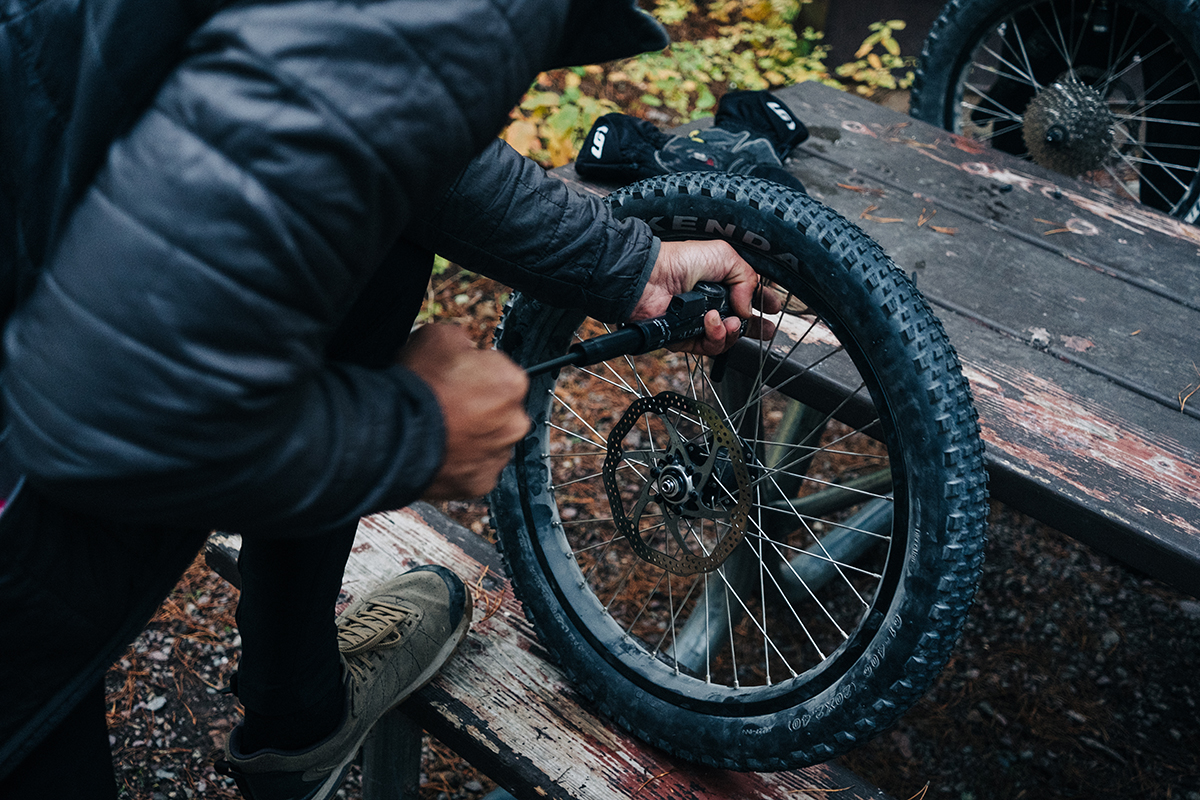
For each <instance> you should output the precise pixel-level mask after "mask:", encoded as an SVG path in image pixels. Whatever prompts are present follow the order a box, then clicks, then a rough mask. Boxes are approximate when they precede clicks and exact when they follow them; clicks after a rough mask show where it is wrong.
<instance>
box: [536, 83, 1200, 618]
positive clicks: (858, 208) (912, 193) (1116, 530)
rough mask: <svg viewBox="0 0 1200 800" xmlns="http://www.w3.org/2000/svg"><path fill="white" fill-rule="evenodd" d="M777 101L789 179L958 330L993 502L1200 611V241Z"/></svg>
mask: <svg viewBox="0 0 1200 800" xmlns="http://www.w3.org/2000/svg"><path fill="white" fill-rule="evenodd" d="M779 97H780V98H781V99H783V100H784V101H785V102H786V103H787V104H788V106H789V107H790V108H791V109H792V110H793V111H794V112H795V113H796V114H797V116H799V117H800V118H801V119H802V120H803V121H804V122H805V124H806V125H808V127H809V130H810V131H811V133H812V137H811V138H810V139H809V140H808V142H806V143H804V144H803V145H801V146H800V147H799V148H797V149H796V151H795V152H794V153H793V154H792V158H791V160H790V162H789V164H788V168H789V169H790V170H791V171H792V172H793V173H794V174H795V175H796V176H797V177H799V178H800V180H801V181H803V182H804V183H805V185H806V186H807V187H808V189H809V192H810V194H811V195H812V196H813V197H815V198H817V199H818V200H821V201H822V202H824V203H825V204H826V205H829V206H830V207H832V208H834V209H835V210H837V211H838V212H840V213H841V214H843V215H844V216H846V217H847V218H849V219H850V220H852V221H854V222H856V223H857V224H858V225H859V226H860V227H862V228H863V229H864V230H865V231H866V232H867V233H868V234H869V235H870V236H871V237H872V238H874V239H876V241H878V242H879V243H880V244H881V245H882V246H883V248H884V250H885V251H887V252H888V254H889V255H890V256H891V257H892V258H893V260H895V261H896V263H897V264H898V265H899V266H900V267H901V268H902V269H904V270H905V271H906V272H908V273H910V274H912V275H913V276H914V278H915V280H916V282H917V285H918V287H919V288H920V289H921V291H922V292H923V293H924V294H925V296H926V298H927V299H928V300H929V301H930V303H931V304H932V305H933V306H934V309H935V311H936V312H937V314H938V316H939V317H941V319H942V321H943V323H944V324H945V326H946V329H947V332H948V333H949V335H950V339H951V341H952V342H953V343H954V345H955V347H956V349H957V350H958V352H959V355H960V357H961V358H962V360H963V363H964V369H965V371H966V373H967V376H968V378H969V379H970V381H971V384H972V389H973V391H974V393H975V397H976V400H977V404H978V406H979V410H980V414H981V418H982V425H983V434H984V439H985V441H986V444H987V459H988V469H989V473H990V475H991V477H992V491H993V494H994V495H995V496H997V497H999V498H1000V499H1002V500H1004V501H1005V502H1007V503H1009V504H1010V505H1013V506H1014V507H1016V508H1018V509H1021V510H1023V511H1025V512H1027V513H1030V514H1032V515H1034V516H1036V517H1038V518H1040V519H1043V520H1044V521H1046V522H1048V523H1050V524H1051V525H1053V526H1055V527H1056V528H1058V529H1059V530H1062V531H1064V532H1066V533H1068V534H1071V535H1073V536H1076V537H1078V538H1080V539H1081V540H1083V541H1086V542H1088V543H1089V544H1092V545H1094V546H1097V547H1099V548H1100V549H1103V550H1105V551H1107V552H1109V553H1112V554H1114V555H1116V556H1118V557H1119V558H1121V559H1122V560H1124V561H1126V562H1127V563H1129V564H1132V565H1133V566H1136V567H1138V568H1140V569H1143V570H1146V571H1147V572H1150V573H1151V574H1154V575H1155V576H1157V577H1159V578H1161V579H1163V580H1167V581H1169V582H1171V583H1173V584H1175V585H1176V586H1178V587H1179V588H1182V589H1184V590H1185V591H1189V592H1191V593H1193V594H1200V392H1198V393H1197V395H1196V396H1195V397H1194V398H1193V399H1192V401H1190V402H1185V398H1186V396H1187V393H1188V392H1189V391H1191V390H1192V389H1194V388H1196V386H1197V385H1198V384H1200V366H1198V365H1200V228H1196V227H1194V226H1190V225H1186V224H1184V223H1182V222H1180V221H1179V220H1176V219H1173V218H1171V217H1167V216H1165V215H1162V214H1158V213H1156V212H1154V211H1150V210H1148V209H1145V208H1143V207H1140V206H1137V205H1134V204H1132V203H1127V202H1124V201H1121V200H1116V199H1113V198H1111V197H1109V196H1108V195H1105V194H1104V193H1102V192H1100V191H1098V190H1097V189H1095V188H1094V187H1091V186H1088V185H1086V184H1083V183H1079V182H1077V181H1073V180H1070V179H1068V178H1064V177H1063V176H1059V175H1055V174H1053V173H1050V172H1047V171H1045V170H1042V169H1041V168H1039V167H1037V166H1036V165H1034V164H1030V163H1028V162H1023V161H1019V160H1017V159H1015V158H1012V157H1010V156H1007V155H1005V154H1003V153H998V152H995V151H989V150H982V149H981V148H980V147H979V146H978V145H977V144H975V143H973V142H970V141H968V140H966V139H963V138H961V137H957V136H954V135H952V134H949V133H947V132H945V131H942V130H939V129H937V128H934V127H932V126H929V125H926V124H924V123H921V122H918V121H915V120H911V119H909V118H907V117H904V116H902V115H899V114H896V113H895V112H891V111H888V110H887V109H884V108H881V107H879V106H877V105H874V104H872V103H869V102H867V101H865V100H862V99H861V98H858V97H856V96H854V95H850V94H846V93H844V92H839V91H837V90H835V89H831V88H829V87H826V86H822V85H820V84H816V83H805V84H800V85H798V86H792V87H788V88H787V89H784V90H781V91H780V92H779ZM710 122H711V121H700V122H696V123H691V124H689V125H688V126H686V127H685V128H681V129H678V131H677V132H681V131H683V130H688V129H693V128H698V127H700V128H702V127H704V126H705V125H707V124H709V123H710ZM556 174H557V175H558V176H559V177H560V178H562V179H563V180H565V181H567V182H570V183H573V184H575V185H576V186H577V187H579V188H581V189H584V190H587V191H594V192H599V193H603V192H605V191H606V189H605V188H604V187H597V186H593V185H589V184H586V183H583V182H581V181H580V180H579V178H578V176H577V175H576V174H575V173H574V170H573V169H572V168H570V167H565V168H562V169H560V170H558V171H556Z"/></svg>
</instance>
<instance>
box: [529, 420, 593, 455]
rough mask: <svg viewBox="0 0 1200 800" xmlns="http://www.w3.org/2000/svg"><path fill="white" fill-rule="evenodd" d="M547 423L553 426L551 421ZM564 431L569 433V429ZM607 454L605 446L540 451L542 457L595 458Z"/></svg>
mask: <svg viewBox="0 0 1200 800" xmlns="http://www.w3.org/2000/svg"><path fill="white" fill-rule="evenodd" d="M548 425H549V427H551V428H554V427H555V426H554V425H553V424H551V423H548ZM556 430H560V431H561V430H563V429H562V428H556ZM565 432H567V433H570V431H565ZM607 455H608V449H607V448H606V449H604V450H567V451H563V452H561V453H542V458H595V457H596V456H600V457H603V456H607Z"/></svg>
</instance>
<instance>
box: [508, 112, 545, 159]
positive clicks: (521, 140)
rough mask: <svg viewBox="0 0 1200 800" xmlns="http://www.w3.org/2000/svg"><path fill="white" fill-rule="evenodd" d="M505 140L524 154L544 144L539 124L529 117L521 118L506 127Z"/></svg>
mask: <svg viewBox="0 0 1200 800" xmlns="http://www.w3.org/2000/svg"><path fill="white" fill-rule="evenodd" d="M504 141H506V142H508V144H509V145H510V146H511V147H512V149H513V150H516V151H517V152H518V153H520V154H521V155H523V156H527V155H529V153H530V151H532V150H536V149H538V148H540V147H541V146H542V140H541V137H539V136H538V126H537V124H536V123H534V122H531V121H530V120H527V119H519V120H517V121H516V122H513V123H512V124H510V125H509V126H508V127H507V128H505V130H504Z"/></svg>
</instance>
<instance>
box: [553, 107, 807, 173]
mask: <svg viewBox="0 0 1200 800" xmlns="http://www.w3.org/2000/svg"><path fill="white" fill-rule="evenodd" d="M807 138H808V129H807V128H805V127H804V123H803V122H801V121H800V120H798V119H796V117H795V115H793V114H792V113H791V111H790V109H788V108H787V106H785V105H784V104H783V103H781V102H780V101H779V100H777V99H776V98H775V97H773V96H772V95H770V94H768V93H767V92H750V91H737V92H730V93H728V94H726V95H725V96H724V97H722V98H721V102H720V104H719V105H718V107H717V114H716V119H715V120H714V122H713V127H711V128H705V129H697V130H694V131H691V132H690V133H689V134H688V135H687V136H671V135H669V134H666V133H663V132H662V131H660V130H658V128H656V127H654V126H653V125H652V124H650V123H649V122H646V121H645V120H641V119H637V118H636V117H630V116H627V115H625V114H606V115H604V116H603V117H601V118H600V119H598V120H596V124H595V125H593V126H592V129H591V131H590V132H589V133H588V136H587V138H586V139H585V140H584V143H583V148H582V149H581V150H580V151H579V156H578V157H577V158H576V160H575V169H576V170H577V171H578V172H579V174H580V176H582V177H584V178H588V179H591V180H598V181H605V182H609V183H628V182H629V181H633V180H637V179H639V178H647V177H650V176H652V175H665V174H666V173H669V172H693V171H719V172H732V173H739V174H743V175H753V176H756V177H760V178H765V179H767V180H772V181H775V182H776V183H781V184H783V185H785V186H790V187H792V188H794V189H798V190H800V191H804V184H802V183H801V182H800V181H799V179H797V178H796V177H795V176H793V175H792V174H790V173H789V172H788V171H787V170H785V169H784V168H783V159H784V158H786V157H787V155H788V153H790V152H791V151H792V149H793V148H794V147H796V145H798V144H800V143H801V142H803V141H804V140H805V139H807Z"/></svg>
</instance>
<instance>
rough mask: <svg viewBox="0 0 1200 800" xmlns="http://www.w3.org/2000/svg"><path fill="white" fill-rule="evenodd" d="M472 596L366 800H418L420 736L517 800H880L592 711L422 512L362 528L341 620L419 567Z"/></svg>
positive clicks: (834, 768)
mask: <svg viewBox="0 0 1200 800" xmlns="http://www.w3.org/2000/svg"><path fill="white" fill-rule="evenodd" d="M238 547H239V538H238V537H237V536H234V535H226V534H216V535H214V536H213V537H211V538H210V540H209V543H208V548H207V553H206V555H207V560H208V562H209V564H210V565H211V566H212V567H213V568H214V569H215V570H216V571H217V572H218V573H219V574H220V575H222V576H224V577H225V578H226V579H228V580H229V581H230V582H231V583H234V584H235V585H236V584H237V583H238V575H237V551H238ZM431 563H432V564H443V565H445V566H447V567H449V568H450V569H452V570H454V572H455V573H456V574H457V575H459V576H460V577H461V578H462V579H463V580H464V581H465V582H466V583H468V584H469V585H473V586H474V591H475V595H476V600H475V611H474V619H473V621H472V624H471V631H470V633H468V634H467V638H466V640H465V641H464V642H463V644H462V646H460V647H459V649H458V651H457V652H456V653H455V655H454V657H453V658H452V659H451V660H450V661H449V663H447V664H446V666H445V667H444V668H443V669H442V670H441V672H439V673H438V675H437V677H435V678H434V679H433V681H432V682H431V683H430V684H428V685H427V686H426V687H425V688H423V689H421V690H419V691H418V692H416V693H415V694H414V695H412V696H411V697H410V698H409V699H408V700H406V701H405V702H404V704H403V706H401V707H400V708H399V709H397V710H395V711H393V712H391V713H390V714H389V715H387V716H385V717H384V718H383V720H381V721H380V723H379V724H377V725H376V726H375V728H374V730H373V731H372V733H371V735H370V737H368V739H367V741H366V743H365V744H364V745H363V750H362V772H363V800H416V798H417V796H418V795H417V786H418V781H419V775H420V757H421V734H422V730H424V731H426V732H428V733H429V735H430V736H433V737H435V738H436V739H438V740H440V741H441V742H443V743H444V744H446V745H447V746H448V747H450V748H451V749H452V750H454V751H455V752H456V753H458V755H459V756H461V757H462V758H464V759H466V760H467V761H468V762H469V763H470V764H471V765H472V766H474V767H475V768H476V769H478V770H480V771H481V772H483V773H484V774H485V775H487V776H488V777H490V778H491V779H492V780H494V781H496V782H497V783H499V784H500V785H501V786H503V787H504V788H505V789H507V790H508V791H509V792H511V793H512V794H513V795H514V796H515V797H518V798H520V799H521V800H627V798H630V797H637V798H639V800H667V799H668V798H669V799H670V800H781V799H783V798H786V800H826V798H827V797H828V796H829V794H830V793H831V792H835V793H836V797H838V798H840V800H889V799H888V796H887V795H885V794H884V793H882V792H881V791H879V790H878V789H876V788H874V787H873V786H870V785H868V784H867V783H865V782H864V781H863V780H862V779H860V778H858V777H857V776H855V775H854V774H853V773H851V772H850V771H848V770H846V769H845V768H844V767H841V766H840V765H838V764H836V763H829V764H821V765H818V766H815V767H809V768H807V769H801V770H794V771H790V772H775V773H752V772H730V771H728V770H719V769H710V768H705V767H700V766H696V765H694V764H689V763H687V762H684V761H680V760H678V759H675V758H672V757H671V756H668V755H667V754H666V753H663V752H662V751H660V750H657V749H655V748H653V747H651V746H650V745H647V744H643V743H642V742H640V741H638V740H637V739H634V738H633V737H631V736H630V735H628V734H626V733H624V732H622V731H619V730H617V729H616V728H614V727H612V726H611V725H610V724H609V723H608V722H606V721H604V720H603V719H601V718H599V717H597V716H596V715H595V714H594V712H592V711H591V710H589V707H588V704H587V701H585V700H583V699H582V698H581V696H580V695H579V694H578V693H577V692H576V691H575V689H574V687H573V686H572V685H571V684H570V682H568V681H567V679H566V677H565V676H564V675H563V673H562V672H561V671H560V670H558V668H557V667H555V666H554V665H553V664H551V663H550V662H549V661H548V659H547V656H546V651H545V650H544V649H543V648H542V647H541V645H540V644H539V643H538V641H537V638H536V637H535V635H534V633H533V629H532V627H531V626H530V625H529V623H528V622H527V621H526V619H525V615H524V613H523V612H522V611H521V606H520V603H518V602H517V601H516V600H515V599H514V597H513V593H512V590H511V588H510V587H509V583H508V580H507V579H506V578H505V576H504V570H503V568H502V567H501V566H500V558H499V556H498V554H497V552H496V549H495V547H494V546H493V545H492V544H490V543H489V542H488V541H487V540H485V539H483V538H482V537H480V536H478V535H476V534H474V533H472V532H471V531H469V530H467V529H466V528H464V527H462V526H460V525H457V524H455V523H454V522H453V521H451V520H450V519H448V518H447V517H446V516H445V515H443V514H441V513H440V512H438V511H437V510H436V509H434V508H432V507H431V506H429V505H426V504H424V503H417V504H415V505H414V506H412V507H410V508H407V509H404V510H402V511H396V512H392V513H387V514H379V515H376V516H373V517H368V518H366V519H364V520H363V521H362V523H361V524H360V525H359V529H358V536H357V538H356V540H355V544H354V549H353V552H352V554H351V556H350V560H349V563H348V564H347V566H346V573H345V577H344V579H343V584H342V588H343V593H342V597H341V599H340V607H339V611H340V610H341V608H344V607H345V606H346V605H348V604H349V603H350V602H351V601H352V600H353V599H354V598H355V597H360V596H363V595H364V594H367V593H369V592H370V591H371V590H372V589H373V588H374V587H375V586H376V585H378V584H379V583H382V582H383V581H385V580H387V579H389V578H391V577H394V576H395V575H397V574H399V573H401V572H405V571H407V570H409V569H411V568H412V567H415V566H418V565H420V564H431Z"/></svg>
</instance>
